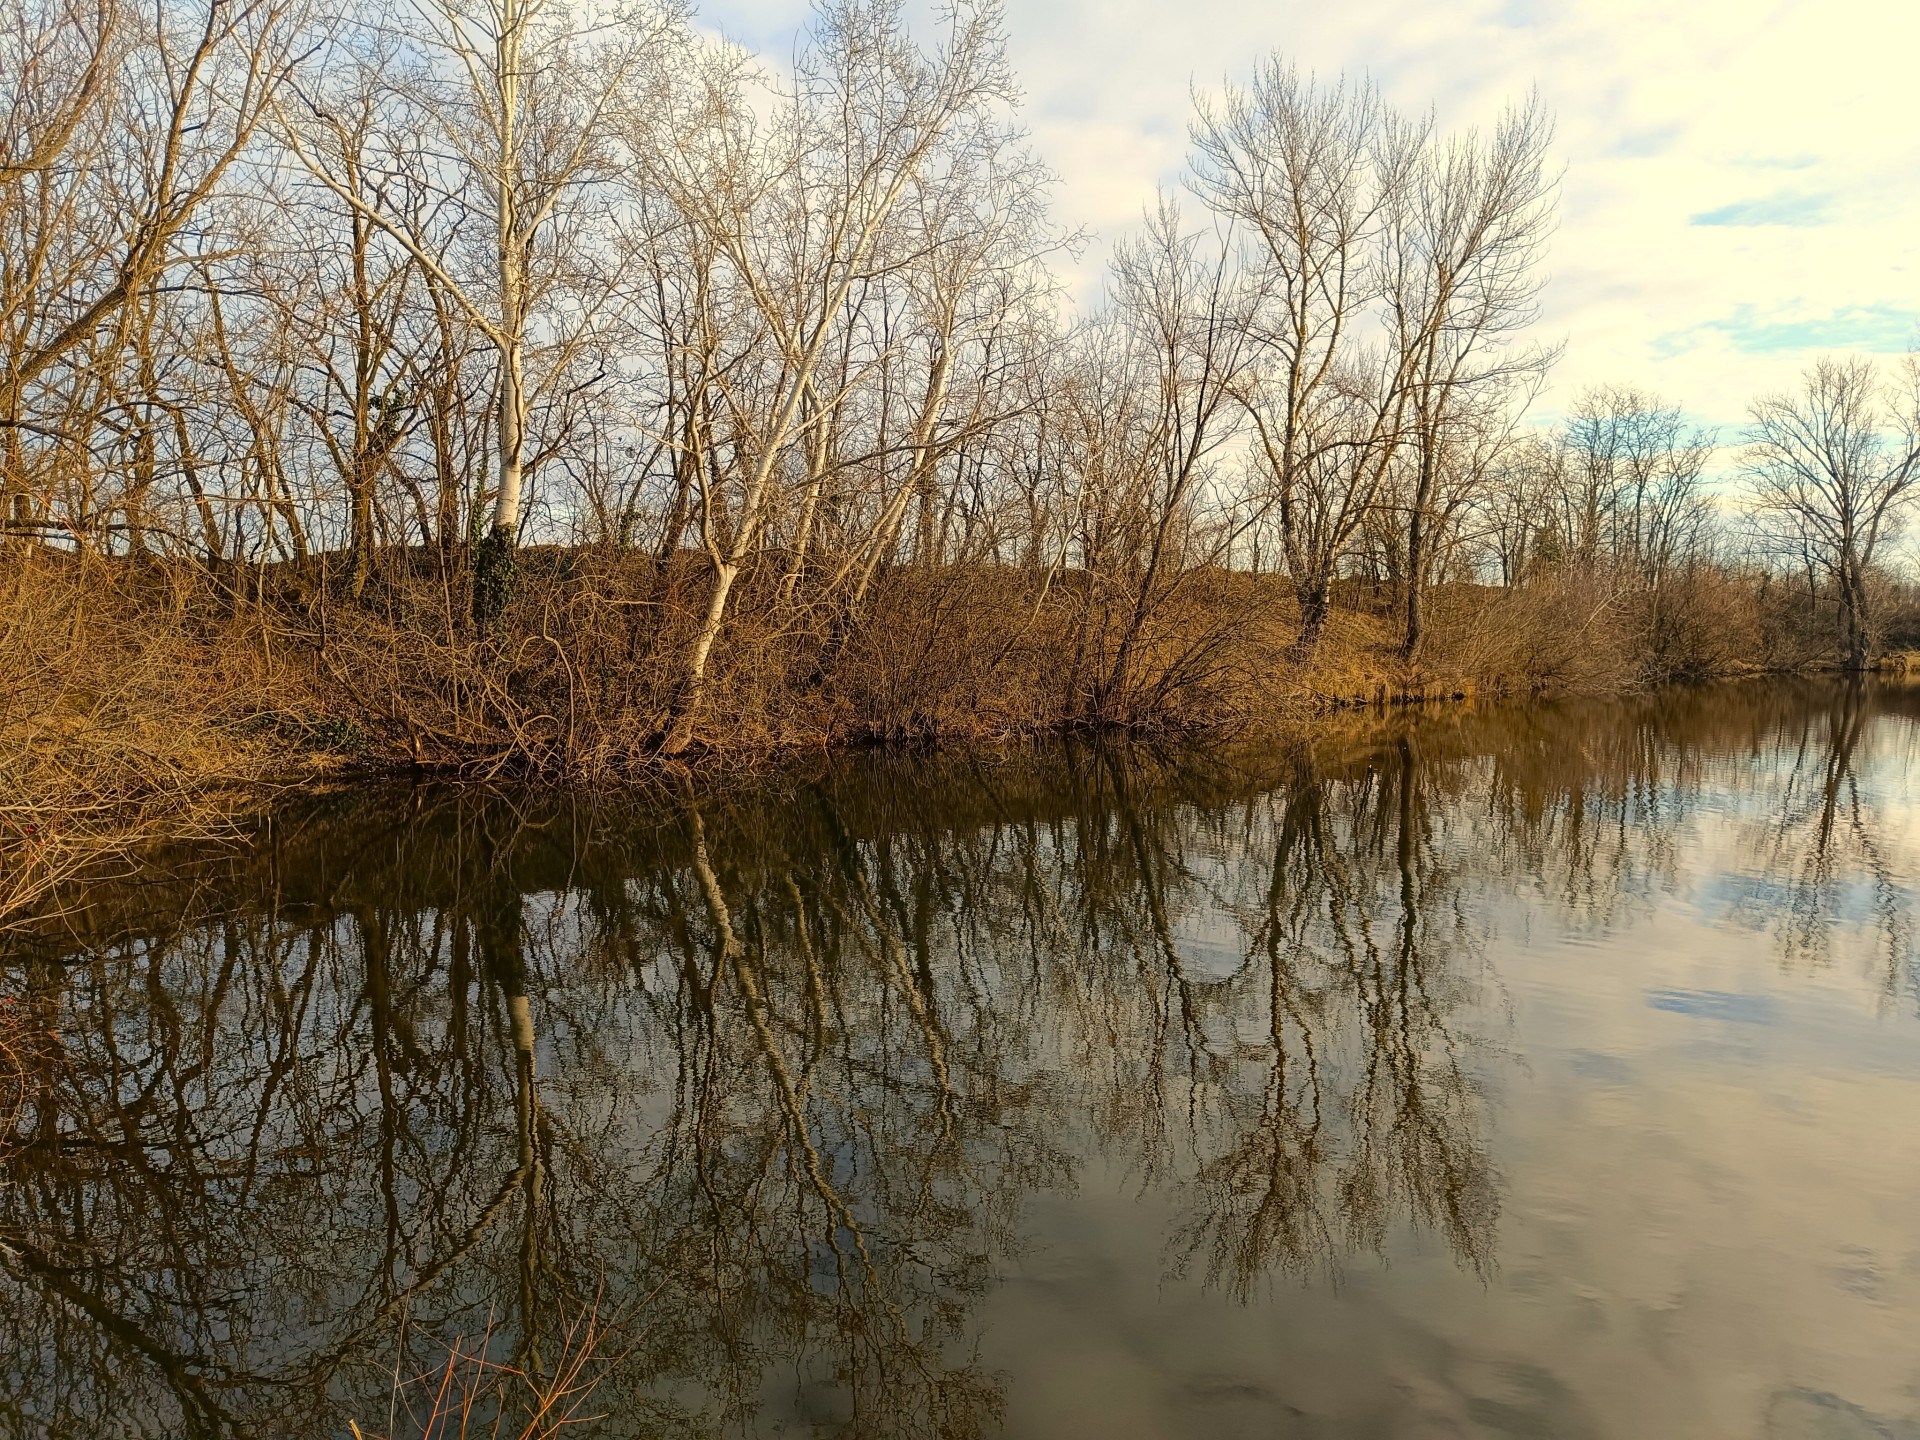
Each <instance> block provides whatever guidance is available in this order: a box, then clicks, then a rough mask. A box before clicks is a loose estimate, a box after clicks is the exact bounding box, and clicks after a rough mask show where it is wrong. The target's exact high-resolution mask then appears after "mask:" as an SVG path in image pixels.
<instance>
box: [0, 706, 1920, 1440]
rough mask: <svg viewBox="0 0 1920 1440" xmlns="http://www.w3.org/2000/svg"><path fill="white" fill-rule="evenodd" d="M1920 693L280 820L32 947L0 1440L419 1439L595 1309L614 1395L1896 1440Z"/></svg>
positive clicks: (463, 801) (9, 1200) (1452, 718)
mask: <svg viewBox="0 0 1920 1440" xmlns="http://www.w3.org/2000/svg"><path fill="white" fill-rule="evenodd" d="M1916 736H1920V690H1914V691H1908V690H1893V689H1869V690H1866V691H1859V690H1852V691H1849V690H1846V689H1842V688H1839V687H1811V686H1781V685H1767V686H1753V687H1739V688H1728V689H1720V690H1708V691H1696V692H1688V693H1683V694H1674V695H1667V696H1663V697H1656V698H1653V699H1648V700H1644V701H1638V702H1633V703H1623V704H1610V705H1599V704H1594V705H1587V704H1566V705H1558V706H1550V707H1533V708H1527V709H1513V710H1501V709H1480V710H1473V709H1469V708H1458V709H1450V710H1441V711H1434V712H1431V713H1426V714H1419V715H1408V716H1401V717H1397V718H1391V719H1385V720H1381V719H1375V720H1373V721H1370V722H1355V723H1354V724H1351V725H1346V724H1328V725H1325V726H1322V727H1320V728H1318V729H1316V730H1315V731H1313V732H1311V733H1310V734H1308V735H1306V736H1304V737H1293V738H1278V739H1266V740H1239V741H1235V742H1232V743H1230V744H1225V745H1220V746H1214V747H1207V748H1198V749H1165V750H1142V749H1120V748H1115V749H1103V748H1063V749H1058V750H1049V751H1042V752H1039V753H1034V754H1023V755H1019V756H1000V757H991V758H971V759H954V758H942V759H934V760H921V761H903V760H897V759H896V760H887V761H881V760H870V759H869V760H859V759H850V760H845V761H840V762H836V763H834V764H833V765H831V766H822V767H821V768H818V769H816V770H813V771H807V772H802V773H795V774H782V775H777V776H770V777H767V778H766V779H765V780H764V781H763V782H758V783H756V784H755V785H753V786H750V787H730V788H727V789H725V790H723V791H719V792H717V793H711V794H697V793H695V792H691V791H690V792H689V794H688V797H687V798H686V799H685V800H684V801H682V802H680V803H677V804H668V803H661V802H658V801H652V802H643V801H637V800H632V799H609V798H607V797H598V798H596V799H591V800H588V799H577V798H576V799H567V798H564V797H559V796H554V795H538V794H526V793H520V794H511V793H481V792H477V791H472V790H421V791H408V792H401V793H394V792H383V793H372V794H361V795H350V796H337V797H332V798H329V799H326V800H324V801H321V802H317V803H312V804H307V805H303V806H301V807H297V808H293V809H288V810H283V811H281V812H278V813H276V814H275V815H274V816H273V817H271V820H270V822H263V823H262V825H261V827H260V831H259V834H258V837H257V843H255V844H253V845H251V846H249V847H248V848H245V849H244V850H235V849H227V850H224V851H208V852H204V853H197V854H196V853H182V854H178V855H169V856H163V857H158V858H157V859H156V861H155V863H154V864H153V866H152V867H151V868H150V869H149V870H147V871H144V872H143V873H141V874H139V875H137V876H133V877H130V878H129V879H128V880H127V881H126V882H125V883H121V884H113V885H101V886H96V887H94V889H93V890H92V892H91V893H90V894H89V896H88V899H89V901H90V902H91V908H90V909H89V910H88V912H87V913H86V915H85V917H84V919H83V922H82V923H81V926H80V928H79V929H78V930H77V931H75V930H65V931H62V930H49V931H47V932H46V933H44V934H42V935H40V936H37V937H34V938H31V939H29V940H27V941H24V942H21V943H19V944H17V945H16V946H15V948H14V950H13V951H12V952H11V953H10V954H8V955H7V956H6V957H5V961H4V964H0V987H3V988H4V992H5V993H6V994H8V995H12V996H15V997H21V998H23V999H24V1000H25V1002H26V1003H27V1004H29V1005H30V1006H32V1007H34V1008H35V1009H36V1011H37V1013H39V1014H41V1015H42V1016H43V1017H44V1018H46V1019H48V1020H49V1021H50V1022H51V1023H52V1025H53V1026H54V1028H55V1030H56V1032H57V1036H58V1053H57V1056H56V1057H55V1058H54V1059H53V1060H51V1061H50V1062H49V1063H48V1065H47V1066H46V1067H45V1070H44V1079H45V1080H46V1082H47V1084H48V1086H49V1087H50V1088H49V1089H48V1091H47V1092H46V1094H45V1095H44V1096H43V1097H42V1099H41V1101H40V1102H39V1103H38V1104H37V1105H35V1106H33V1107H31V1108H30V1109H29V1110H28V1111H27V1112H26V1114H25V1115H23V1117H22V1118H21V1119H20V1121H19V1122H18V1124H17V1125H16V1128H15V1132H14V1134H13V1136H12V1137H11V1139H10V1141H8V1142H7V1144H6V1145H5V1148H4V1150H0V1434H4V1435H8V1436H35V1437H39V1436H62V1437H65V1436H72V1437H91V1436H102V1435H142V1436H144V1435H155V1436H159V1435H166V1436H176V1435H194V1436H202V1435H205V1436H215V1435H218V1436H244V1437H268V1436H272V1437H282V1436H287V1437H300V1436H307V1435H314V1436H322V1435H343V1434H345V1433H346V1429H347V1426H346V1422H347V1419H348V1418H349V1417H354V1418H357V1419H358V1420H359V1421H360V1423H361V1424H362V1425H363V1426H364V1427H365V1428H366V1429H367V1430H368V1431H369V1433H373V1432H376V1431H379V1432H385V1431H387V1430H388V1429H389V1428H395V1429H399V1430H402V1431H405V1430H406V1426H405V1423H404V1417H399V1418H397V1419H396V1418H393V1417H390V1413H389V1395H390V1392H391V1390H392V1385H393V1377H394V1374H395V1373H396V1371H398V1372H399V1373H401V1374H402V1375H408V1374H413V1373H415V1372H417V1371H420V1370H422V1369H424V1368H427V1367H429V1366H432V1365H434V1364H435V1363H437V1360H438V1359H439V1358H441V1357H444V1355H445V1353H446V1350H445V1348H444V1347H446V1346H448V1345H450V1344H453V1343H456V1342H458V1343H461V1344H463V1345H465V1346H467V1347H469V1348H472V1347H478V1346H481V1345H484V1346H486V1347H488V1348H487V1353H488V1354H489V1355H491V1356H492V1357H494V1358H495V1359H497V1360H499V1361H500V1362H501V1363H512V1364H516V1365H519V1366H520V1367H522V1368H524V1369H528V1370H531V1371H535V1372H539V1371H551V1370H553V1369H554V1368H556V1367H557V1366H560V1365H562V1364H564V1363H565V1362H564V1357H565V1355H566V1352H567V1338H566V1337H567V1326H568V1324H569V1322H570V1321H573V1322H577V1319H578V1317H579V1316H580V1315H581V1314H582V1313H583V1311H584V1310H586V1309H588V1308H590V1307H592V1306H594V1305H596V1304H597V1305H598V1307H599V1310H600V1313H602V1314H603V1315H605V1316H609V1317H612V1318H614V1319H616V1320H617V1321H618V1323H619V1325H620V1331H619V1334H618V1337H617V1345H615V1346H614V1348H617V1350H618V1351H619V1353H620V1355H621V1356H622V1357H624V1358H623V1360H622V1363H621V1364H620V1365H619V1366H618V1367H617V1368H615V1369H614V1370H613V1371H612V1372H611V1373H610V1374H609V1375H608V1376H607V1377H606V1379H605V1380H604V1382H603V1383H602V1385H601V1387H600V1389H599V1390H598V1392H597V1393H596V1395H595V1397H594V1400H595V1404H594V1408H595V1409H598V1410H602V1411H605V1412H607V1414H608V1417H609V1418H608V1419H606V1420H605V1421H603V1422H601V1424H600V1425H599V1427H598V1429H597V1431H596V1432H594V1433H605V1434H609V1435H630V1434H631V1435H662V1436H668V1435H674V1436H678V1435H686V1436H706V1435H712V1436H748V1435H752V1436H776V1435H778V1436H863V1437H864V1436H873V1437H881V1436H927V1437H933V1436H940V1437H966V1436H974V1435H982V1436H987V1435H1005V1436H1011V1437H1080V1436H1085V1437H1103V1440H1104V1437H1135V1436H1138V1437H1160V1436H1168V1437H1172V1436H1181V1437H1185V1436H1208V1437H1234V1436H1243V1435H1244V1436H1263V1437H1274V1436H1279V1437H1295V1436H1298V1437H1373V1436H1388V1437H1399V1436H1423V1437H1424V1436H1501V1437H1506V1436H1512V1437H1519V1436H1565V1437H1603V1436H1604V1437H1616V1436H1617V1437H1636V1440H1637V1437H1655V1436H1662V1437H1696V1436H1698V1437H1741V1440H1746V1437H1770V1440H1773V1437H1796V1440H1812V1437H1823V1440H1836V1437H1838V1440H1856V1437H1857V1440H1868V1437H1882V1440H1884V1437H1901V1440H1914V1437H1920V1008H1917V1007H1920V984H1917V981H1920V972H1917V969H1916V958H1917V957H1916V948H1915V934H1914V929H1913V917H1914V908H1915V899H1916V885H1917V884H1920V869H1917V868H1916V861H1917V860H1920V808H1917V807H1916V797H1915V795H1914V789H1913V781H1914V779H1915V778H1916V771H1917V765H1920V747H1917V746H1916ZM406 1433H417V1431H407V1432H406ZM571 1433H574V1434H579V1435H581V1436H583V1437H584V1436H585V1435H586V1434H587V1433H589V1432H587V1431H586V1430H581V1431H576V1432H571Z"/></svg>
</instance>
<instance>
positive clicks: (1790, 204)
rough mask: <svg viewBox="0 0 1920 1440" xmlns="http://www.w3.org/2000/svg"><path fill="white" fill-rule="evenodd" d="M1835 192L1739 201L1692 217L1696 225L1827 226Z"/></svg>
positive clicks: (1692, 221) (1691, 221) (1773, 196)
mask: <svg viewBox="0 0 1920 1440" xmlns="http://www.w3.org/2000/svg"><path fill="white" fill-rule="evenodd" d="M1832 199H1833V197H1832V196H1831V195H1768V196H1764V197H1762V198H1760V199H1757V200H1736V201H1734V202H1733V204H1731V205H1722V206H1721V207H1720V208H1719V209H1718V210H1702V211H1701V212H1700V213H1699V214H1698V215H1693V216H1690V217H1689V218H1688V223H1689V224H1692V225H1824V224H1826V223H1827V206H1828V204H1829V203H1831V201H1832Z"/></svg>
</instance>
